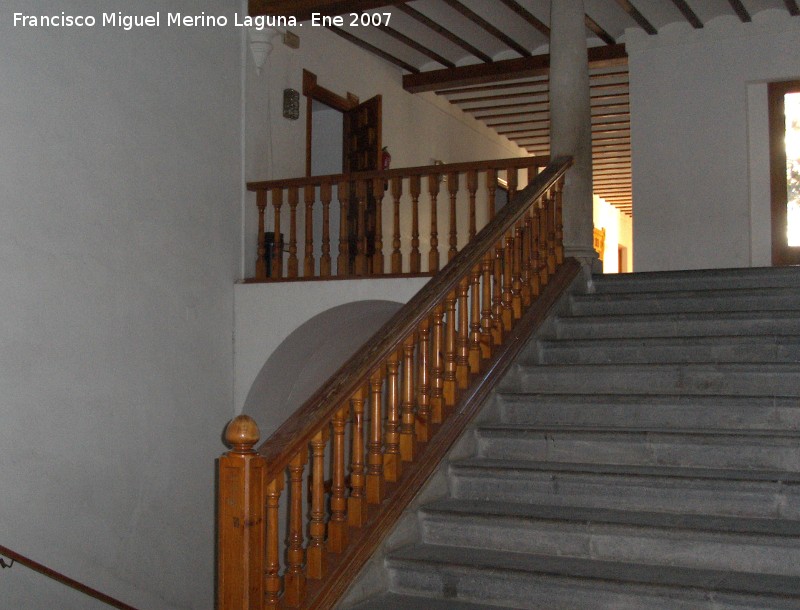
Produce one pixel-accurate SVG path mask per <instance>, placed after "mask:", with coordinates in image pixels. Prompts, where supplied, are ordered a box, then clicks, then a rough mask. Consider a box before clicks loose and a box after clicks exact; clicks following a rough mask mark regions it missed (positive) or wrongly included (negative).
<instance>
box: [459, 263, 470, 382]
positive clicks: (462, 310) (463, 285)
mask: <svg viewBox="0 0 800 610" xmlns="http://www.w3.org/2000/svg"><path fill="white" fill-rule="evenodd" d="M457 294H458V330H457V335H456V387H457V388H458V389H459V390H464V389H466V388H467V386H468V385H469V276H465V277H464V278H463V279H462V280H461V282H460V283H459V284H458V291H457Z"/></svg>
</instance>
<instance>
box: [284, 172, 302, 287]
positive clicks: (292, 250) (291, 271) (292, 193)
mask: <svg viewBox="0 0 800 610" xmlns="http://www.w3.org/2000/svg"><path fill="white" fill-rule="evenodd" d="M298 202H299V193H298V187H296V186H293V187H290V188H289V260H288V262H287V263H286V271H287V275H288V277H297V272H298V269H299V262H298V260H297V204H298Z"/></svg>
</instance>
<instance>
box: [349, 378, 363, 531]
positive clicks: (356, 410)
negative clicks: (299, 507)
mask: <svg viewBox="0 0 800 610" xmlns="http://www.w3.org/2000/svg"><path fill="white" fill-rule="evenodd" d="M364 394H365V392H364V389H363V388H362V389H361V390H357V391H356V393H355V394H354V395H353V397H352V398H351V399H350V407H351V409H352V411H353V426H352V439H351V440H352V450H351V451H350V460H351V465H350V497H349V498H347V523H348V524H349V525H350V527H361V526H362V525H364V522H365V521H366V520H367V497H366V479H365V468H364Z"/></svg>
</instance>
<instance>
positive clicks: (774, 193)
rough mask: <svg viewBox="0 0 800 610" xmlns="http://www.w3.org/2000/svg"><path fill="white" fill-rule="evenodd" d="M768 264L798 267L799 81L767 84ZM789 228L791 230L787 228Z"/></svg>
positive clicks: (799, 239)
mask: <svg viewBox="0 0 800 610" xmlns="http://www.w3.org/2000/svg"><path fill="white" fill-rule="evenodd" d="M768 92H769V131H770V190H771V199H772V264H773V265H798V264H800V81H787V82H782V83H770V84H769V88H768ZM790 227H791V228H790Z"/></svg>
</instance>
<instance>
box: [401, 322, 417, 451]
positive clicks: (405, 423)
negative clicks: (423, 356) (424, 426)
mask: <svg viewBox="0 0 800 610" xmlns="http://www.w3.org/2000/svg"><path fill="white" fill-rule="evenodd" d="M416 339H417V338H416V336H414V335H410V336H409V337H408V338H407V339H406V340H405V341H404V342H403V392H402V393H403V402H402V403H401V404H400V458H401V459H402V460H403V461H404V462H413V461H414V455H415V451H414V450H415V449H416V444H417V430H416V425H415V423H414V420H415V419H416V413H415V407H416V404H415V403H414V389H415V388H414V351H415V348H416Z"/></svg>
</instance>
